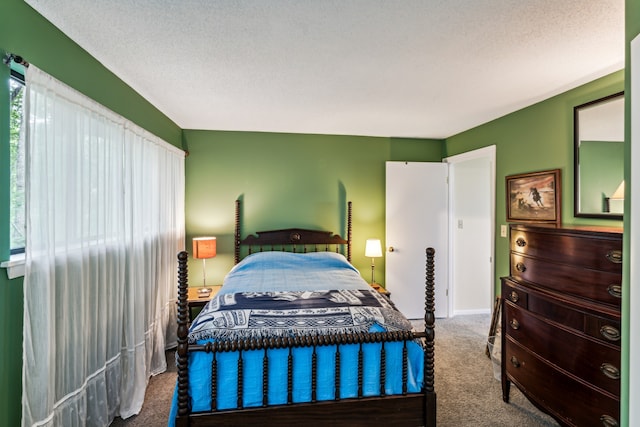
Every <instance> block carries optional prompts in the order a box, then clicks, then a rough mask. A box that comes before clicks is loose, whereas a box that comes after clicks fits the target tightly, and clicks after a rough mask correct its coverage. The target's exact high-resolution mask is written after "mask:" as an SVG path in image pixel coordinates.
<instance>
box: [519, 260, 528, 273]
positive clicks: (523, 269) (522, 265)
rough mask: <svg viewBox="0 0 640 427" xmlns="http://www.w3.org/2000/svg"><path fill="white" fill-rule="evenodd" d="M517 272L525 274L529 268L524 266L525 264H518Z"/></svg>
mask: <svg viewBox="0 0 640 427" xmlns="http://www.w3.org/2000/svg"><path fill="white" fill-rule="evenodd" d="M516 270H518V271H519V272H520V273H524V272H525V271H527V267H526V266H525V265H524V263H522V262H519V263H517V264H516Z"/></svg>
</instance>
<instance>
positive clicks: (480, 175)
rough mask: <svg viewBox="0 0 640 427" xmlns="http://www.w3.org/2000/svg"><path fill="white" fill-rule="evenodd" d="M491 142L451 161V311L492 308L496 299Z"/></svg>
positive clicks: (478, 312)
mask: <svg viewBox="0 0 640 427" xmlns="http://www.w3.org/2000/svg"><path fill="white" fill-rule="evenodd" d="M495 156H496V148H495V145H492V146H489V147H485V148H481V149H478V150H473V151H469V152H466V153H462V154H459V155H456V156H451V157H447V158H445V159H444V160H443V161H444V162H446V163H448V164H449V274H448V277H449V292H450V295H449V298H448V302H449V310H448V312H449V314H450V316H455V315H460V314H480V313H491V310H492V307H493V301H494V299H495V269H494V254H495Z"/></svg>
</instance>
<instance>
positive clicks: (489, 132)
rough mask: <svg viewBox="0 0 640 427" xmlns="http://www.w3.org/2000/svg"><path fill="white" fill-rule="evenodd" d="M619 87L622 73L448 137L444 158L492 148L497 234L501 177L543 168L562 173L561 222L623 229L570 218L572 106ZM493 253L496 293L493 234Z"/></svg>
mask: <svg viewBox="0 0 640 427" xmlns="http://www.w3.org/2000/svg"><path fill="white" fill-rule="evenodd" d="M623 89H624V72H623V71H618V72H615V73H613V74H610V75H608V76H605V77H603V78H601V79H598V80H596V81H593V82H590V83H588V84H585V85H583V86H580V87H578V88H576V89H573V90H570V91H568V92H564V93H562V94H560V95H557V96H555V97H553V98H550V99H547V100H545V101H542V102H539V103H537V104H535V105H532V106H530V107H527V108H524V109H522V110H519V111H516V112H514V113H511V114H509V115H506V116H504V117H501V118H499V119H496V120H494V121H491V122H489V123H486V124H484V125H481V126H478V127H476V128H473V129H470V130H467V131H465V132H462V133H460V134H458V135H454V136H452V137H450V138H447V140H446V152H447V156H452V155H456V154H460V153H464V152H467V151H470V150H474V149H478V148H482V147H486V146H490V145H495V146H496V230H500V225H501V224H507V222H506V204H505V202H506V195H505V176H507V175H513V174H520V173H525V172H533V171H540V170H547V169H560V170H561V181H562V187H561V191H562V193H561V197H562V203H561V205H562V206H561V215H562V222H563V223H564V224H603V225H607V226H622V222H621V221H615V220H593V219H584V218H574V216H573V107H574V106H576V105H580V104H584V103H585V102H588V101H591V100H595V99H598V98H601V97H603V96H605V95H610V94H613V93H616V92H620V91H621V90H623ZM495 250H496V255H495V259H496V263H495V274H496V283H495V285H496V290H499V283H500V277H502V276H506V275H508V273H509V245H508V239H507V238H504V237H499V236H498V235H497V236H496V241H495ZM498 293H499V291H498Z"/></svg>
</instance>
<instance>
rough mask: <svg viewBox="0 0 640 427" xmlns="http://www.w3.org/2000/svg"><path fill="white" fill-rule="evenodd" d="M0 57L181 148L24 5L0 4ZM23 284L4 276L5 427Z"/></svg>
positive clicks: (17, 399) (4, 117)
mask: <svg viewBox="0 0 640 427" xmlns="http://www.w3.org/2000/svg"><path fill="white" fill-rule="evenodd" d="M0 16H1V17H2V18H3V19H2V25H0V56H2V57H4V55H5V53H7V52H10V53H14V54H16V55H21V56H22V57H24V58H25V59H26V60H27V61H29V62H30V63H32V64H34V65H36V66H37V67H39V68H40V69H42V70H44V71H46V72H47V73H49V74H51V75H53V76H54V77H56V78H58V79H59V80H62V81H63V82H65V83H66V84H68V85H70V86H72V87H73V88H75V89H77V90H79V91H81V92H83V93H84V94H86V95H87V96H89V97H91V98H93V99H95V100H96V101H98V102H100V103H101V104H103V105H105V106H107V107H109V108H110V109H112V110H113V111H115V112H117V113H119V114H121V115H123V116H125V117H127V118H128V119H130V120H132V121H133V122H135V123H137V124H138V125H140V126H142V127H144V128H145V129H147V130H148V131H150V132H152V133H154V134H156V135H158V136H159V137H161V138H163V139H164V140H166V141H167V142H169V143H171V144H173V145H176V146H180V145H181V137H182V130H181V129H180V128H179V127H178V126H177V125H176V124H175V123H173V122H172V121H171V120H169V119H168V118H167V117H166V116H164V115H163V114H162V113H161V112H160V111H158V110H157V109H156V108H155V107H154V106H152V105H151V104H149V103H148V102H147V101H146V100H145V99H143V98H142V97H141V96H139V95H138V94H136V93H135V92H134V91H133V90H132V89H131V88H130V87H128V86H127V85H126V84H125V83H123V82H122V81H121V80H120V79H118V78H117V77H116V76H115V75H113V74H112V73H111V72H109V71H108V70H107V69H105V68H104V67H103V66H102V65H101V64H100V63H99V62H98V61H96V60H95V59H94V58H92V57H91V56H89V55H88V54H87V53H86V52H85V51H83V50H82V49H81V48H80V47H79V46H77V45H76V44H75V43H73V42H72V41H71V40H70V39H69V38H68V37H67V36H65V35H64V34H62V33H61V32H60V31H58V30H57V29H56V28H55V27H54V26H52V25H51V24H50V23H49V22H48V21H46V20H45V19H44V18H42V16H40V15H39V14H38V13H36V12H35V11H34V10H33V9H31V8H30V7H29V6H27V5H26V3H24V1H22V0H2V1H1V2H0ZM8 77H9V69H8V67H5V66H4V64H2V65H0V81H2V82H3V83H2V84H0V260H2V261H4V260H7V259H8V258H9V124H8V118H9V111H8V106H9V88H8ZM22 283H23V281H22V278H20V279H14V280H9V279H8V278H7V275H6V272H5V270H0V325H1V326H0V348H2V349H3V351H2V357H0V426H18V425H20V415H21V398H22V394H21V393H22V392H21V374H22Z"/></svg>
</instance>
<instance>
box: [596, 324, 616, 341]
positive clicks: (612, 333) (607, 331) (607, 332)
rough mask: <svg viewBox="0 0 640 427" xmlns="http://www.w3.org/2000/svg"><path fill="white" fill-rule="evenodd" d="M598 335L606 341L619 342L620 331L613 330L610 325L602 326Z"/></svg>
mask: <svg viewBox="0 0 640 427" xmlns="http://www.w3.org/2000/svg"><path fill="white" fill-rule="evenodd" d="M600 335H602V336H603V337H605V338H606V339H608V340H609V341H619V340H620V331H619V330H618V328H615V327H613V326H610V325H604V326H603V327H601V328H600Z"/></svg>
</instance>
